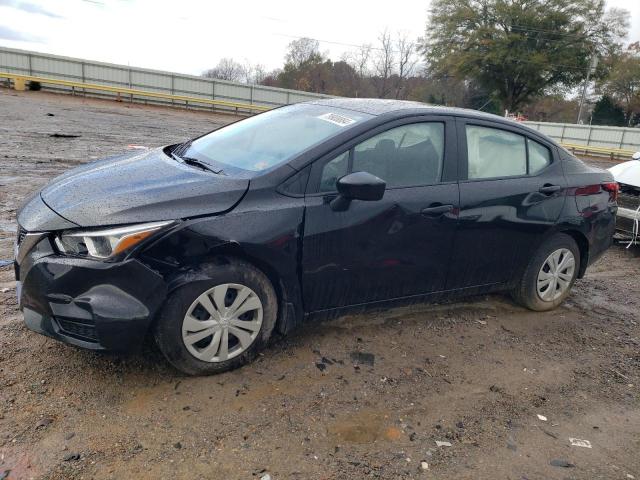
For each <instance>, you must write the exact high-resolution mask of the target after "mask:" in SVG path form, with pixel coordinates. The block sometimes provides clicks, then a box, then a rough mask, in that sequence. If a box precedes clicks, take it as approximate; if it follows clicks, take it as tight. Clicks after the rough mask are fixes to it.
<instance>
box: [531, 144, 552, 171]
mask: <svg viewBox="0 0 640 480" xmlns="http://www.w3.org/2000/svg"><path fill="white" fill-rule="evenodd" d="M527 147H528V148H529V175H535V174H536V173H539V172H540V171H541V170H542V169H543V168H545V167H546V166H547V165H549V164H550V163H551V151H550V150H549V149H548V148H547V147H545V146H544V145H541V144H539V143H538V142H535V141H533V140H531V139H530V138H527Z"/></svg>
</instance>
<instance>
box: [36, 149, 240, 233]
mask: <svg viewBox="0 0 640 480" xmlns="http://www.w3.org/2000/svg"><path fill="white" fill-rule="evenodd" d="M248 187H249V180H248V179H239V178H233V177H227V176H224V175H217V174H214V173H212V172H209V171H205V170H201V169H199V168H197V167H193V166H189V165H186V164H183V163H181V162H178V161H176V160H174V159H173V158H171V157H169V156H167V155H166V154H165V153H164V152H163V150H162V149H161V148H158V149H153V150H148V151H145V152H143V153H140V152H132V153H129V154H126V155H122V156H118V157H112V158H108V159H105V160H102V161H98V162H94V163H90V164H87V165H83V166H81V167H78V168H75V169H73V170H70V171H69V172H67V173H65V174H64V175H62V176H60V177H57V178H56V179H54V180H53V181H52V182H51V183H49V184H48V185H47V186H45V187H44V188H43V189H42V191H41V193H40V195H41V198H42V200H43V201H44V203H45V204H46V205H48V206H49V207H50V208H51V209H52V210H53V211H55V212H56V213H57V214H58V215H60V216H61V217H63V218H65V219H66V220H68V221H70V222H73V223H75V224H77V225H80V226H83V227H89V226H104V225H118V224H125V223H136V222H151V221H159V220H174V219H178V218H187V217H193V216H199V215H207V214H214V213H220V212H224V211H227V210H230V209H231V208H233V207H234V206H235V205H236V204H237V203H238V202H239V201H240V200H241V199H242V197H243V196H244V194H245V192H246V191H247V189H248Z"/></svg>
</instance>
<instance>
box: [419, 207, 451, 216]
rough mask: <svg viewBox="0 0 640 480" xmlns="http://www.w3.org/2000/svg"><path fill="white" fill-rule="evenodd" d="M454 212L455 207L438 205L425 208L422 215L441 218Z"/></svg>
mask: <svg viewBox="0 0 640 480" xmlns="http://www.w3.org/2000/svg"><path fill="white" fill-rule="evenodd" d="M452 210H453V205H438V206H437V207H427V208H423V209H422V210H421V211H420V213H421V214H422V215H426V216H428V217H439V216H440V215H444V214H445V213H449V212H450V211H452Z"/></svg>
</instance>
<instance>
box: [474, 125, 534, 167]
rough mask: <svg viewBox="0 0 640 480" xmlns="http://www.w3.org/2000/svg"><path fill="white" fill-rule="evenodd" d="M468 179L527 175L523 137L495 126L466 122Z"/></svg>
mask: <svg viewBox="0 0 640 480" xmlns="http://www.w3.org/2000/svg"><path fill="white" fill-rule="evenodd" d="M466 131H467V158H468V169H469V171H468V178H470V179H474V178H495V177H511V176H520V175H526V174H527V146H526V144H525V137H523V136H522V135H517V134H515V133H511V132H506V131H504V130H498V129H496V128H488V127H479V126H477V125H467V127H466Z"/></svg>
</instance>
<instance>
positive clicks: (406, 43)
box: [396, 33, 418, 98]
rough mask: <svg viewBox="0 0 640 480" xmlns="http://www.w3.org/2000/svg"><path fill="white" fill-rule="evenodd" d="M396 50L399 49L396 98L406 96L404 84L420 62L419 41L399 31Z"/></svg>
mask: <svg viewBox="0 0 640 480" xmlns="http://www.w3.org/2000/svg"><path fill="white" fill-rule="evenodd" d="M396 50H397V51H398V79H397V82H396V98H400V96H401V93H402V94H403V95H402V96H403V97H404V96H405V95H404V92H403V89H404V86H405V83H406V79H407V78H409V77H411V76H412V75H413V73H414V71H415V69H416V65H417V64H418V56H417V55H416V53H417V43H416V42H415V41H413V40H411V39H410V38H409V36H408V35H407V34H406V33H405V34H402V33H399V34H398V38H397V40H396Z"/></svg>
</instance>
